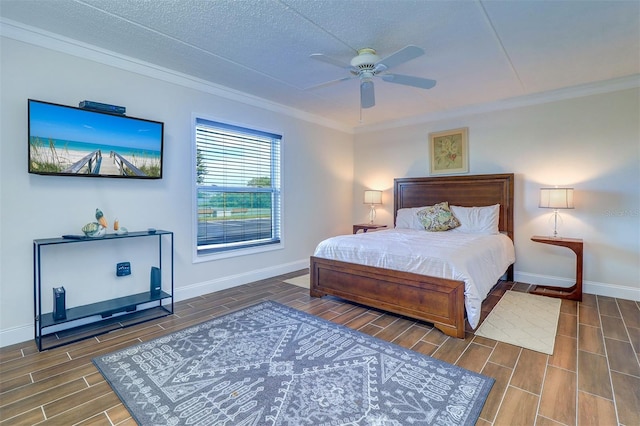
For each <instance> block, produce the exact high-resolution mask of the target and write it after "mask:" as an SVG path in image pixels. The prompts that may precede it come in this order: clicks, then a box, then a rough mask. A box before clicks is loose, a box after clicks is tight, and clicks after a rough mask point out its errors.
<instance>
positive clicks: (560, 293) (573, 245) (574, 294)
mask: <svg viewBox="0 0 640 426" xmlns="http://www.w3.org/2000/svg"><path fill="white" fill-rule="evenodd" d="M531 240H532V241H535V242H537V243H542V244H551V245H554V246H560V247H566V248H568V249H570V250H573V252H574V253H575V254H576V283H575V284H574V285H573V286H572V287H568V288H565V287H553V286H546V285H537V286H535V287H534V288H533V290H531V291H530V293H532V294H538V295H542V296H550V297H558V298H560V299H568V300H577V301H579V302H582V246H583V244H582V240H581V239H578V238H552V237H541V236H537V235H536V236H533V237H531Z"/></svg>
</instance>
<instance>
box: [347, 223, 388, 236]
mask: <svg viewBox="0 0 640 426" xmlns="http://www.w3.org/2000/svg"><path fill="white" fill-rule="evenodd" d="M386 227H387V225H376V224H374V223H360V224H358V225H353V233H354V234H357V233H358V231H359V230H361V229H362V232H367V231H368V230H369V229H373V230H376V229H382V228H386Z"/></svg>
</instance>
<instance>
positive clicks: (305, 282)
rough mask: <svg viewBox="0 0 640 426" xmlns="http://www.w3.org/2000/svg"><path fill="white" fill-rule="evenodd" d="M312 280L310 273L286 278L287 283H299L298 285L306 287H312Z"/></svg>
mask: <svg viewBox="0 0 640 426" xmlns="http://www.w3.org/2000/svg"><path fill="white" fill-rule="evenodd" d="M310 281H311V276H310V275H309V274H307V275H301V276H299V277H295V278H291V279H290V280H284V282H285V283H288V284H293V285H297V286H298V287H304V288H310V287H311V284H310Z"/></svg>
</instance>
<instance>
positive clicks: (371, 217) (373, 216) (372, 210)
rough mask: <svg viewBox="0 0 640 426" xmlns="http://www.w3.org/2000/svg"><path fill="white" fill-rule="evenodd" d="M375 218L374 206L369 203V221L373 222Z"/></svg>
mask: <svg viewBox="0 0 640 426" xmlns="http://www.w3.org/2000/svg"><path fill="white" fill-rule="evenodd" d="M375 218H376V206H374V205H373V204H371V211H369V223H370V224H373V221H374V219H375Z"/></svg>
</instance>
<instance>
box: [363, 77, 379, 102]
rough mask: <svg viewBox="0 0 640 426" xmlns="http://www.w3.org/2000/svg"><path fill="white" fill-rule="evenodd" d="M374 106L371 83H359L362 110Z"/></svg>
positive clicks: (374, 100)
mask: <svg viewBox="0 0 640 426" xmlns="http://www.w3.org/2000/svg"><path fill="white" fill-rule="evenodd" d="M375 104H376V96H375V93H374V92H373V81H370V80H369V81H363V82H362V83H360V105H361V106H362V108H371V107H372V106H374V105H375Z"/></svg>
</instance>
